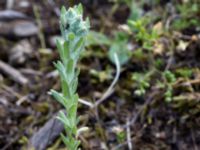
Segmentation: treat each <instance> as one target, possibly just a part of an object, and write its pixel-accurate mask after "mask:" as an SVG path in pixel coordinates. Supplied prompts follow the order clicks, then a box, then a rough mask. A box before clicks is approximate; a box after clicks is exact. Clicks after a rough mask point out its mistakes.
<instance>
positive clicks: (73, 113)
mask: <svg viewBox="0 0 200 150" xmlns="http://www.w3.org/2000/svg"><path fill="white" fill-rule="evenodd" d="M89 26H90V24H89V19H88V18H87V19H86V21H84V20H83V8H82V5H81V4H79V5H78V6H74V7H72V8H69V9H68V10H66V9H65V7H62V9H61V16H60V29H61V33H62V38H59V39H57V48H58V51H59V55H60V60H59V61H57V62H56V63H54V65H55V67H56V69H57V70H58V72H59V75H60V79H61V89H62V91H61V92H58V91H55V90H51V91H50V93H51V95H53V97H54V98H55V99H56V100H57V101H58V102H59V103H60V104H61V105H62V106H63V107H64V108H65V110H66V113H65V112H63V111H60V112H59V114H58V117H57V118H58V119H59V120H60V121H61V122H62V123H63V124H64V128H65V131H66V134H61V137H62V140H63V142H64V143H65V145H66V146H67V149H68V150H77V149H78V146H79V144H80V141H78V139H77V135H78V130H77V123H78V117H77V107H78V99H79V97H78V94H77V85H78V74H79V70H78V69H77V68H76V65H77V62H78V59H79V57H80V55H81V52H82V51H83V50H84V47H85V41H86V35H87V33H88V30H89Z"/></svg>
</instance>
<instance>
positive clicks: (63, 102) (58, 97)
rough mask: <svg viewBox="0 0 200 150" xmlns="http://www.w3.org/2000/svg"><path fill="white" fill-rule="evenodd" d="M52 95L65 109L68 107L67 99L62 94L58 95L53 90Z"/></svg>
mask: <svg viewBox="0 0 200 150" xmlns="http://www.w3.org/2000/svg"><path fill="white" fill-rule="evenodd" d="M50 93H51V95H52V96H53V97H54V98H55V99H56V100H57V101H58V102H59V103H60V104H62V105H63V106H64V107H65V106H66V105H67V99H66V98H65V97H63V95H62V94H60V93H58V92H57V91H55V90H53V89H52V90H51V91H50Z"/></svg>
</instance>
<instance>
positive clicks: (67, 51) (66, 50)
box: [63, 41, 70, 61]
mask: <svg viewBox="0 0 200 150" xmlns="http://www.w3.org/2000/svg"><path fill="white" fill-rule="evenodd" d="M63 46H64V54H63V55H64V58H65V61H67V60H68V59H69V58H70V47H69V46H70V45H69V41H65V42H64V45H63Z"/></svg>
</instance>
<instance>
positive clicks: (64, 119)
mask: <svg viewBox="0 0 200 150" xmlns="http://www.w3.org/2000/svg"><path fill="white" fill-rule="evenodd" d="M57 119H58V120H60V121H61V122H62V123H63V124H64V125H65V126H67V127H71V126H70V121H69V119H68V118H67V116H66V115H65V113H64V112H63V111H60V112H59V115H58V116H57Z"/></svg>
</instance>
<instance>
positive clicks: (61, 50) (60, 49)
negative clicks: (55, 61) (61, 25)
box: [56, 39, 65, 61]
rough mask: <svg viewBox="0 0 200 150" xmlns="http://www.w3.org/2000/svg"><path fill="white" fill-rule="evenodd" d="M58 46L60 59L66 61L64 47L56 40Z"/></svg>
mask: <svg viewBox="0 0 200 150" xmlns="http://www.w3.org/2000/svg"><path fill="white" fill-rule="evenodd" d="M56 46H57V48H58V52H59V55H60V58H61V59H62V61H64V60H65V58H64V51H63V46H62V44H61V40H60V39H56Z"/></svg>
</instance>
